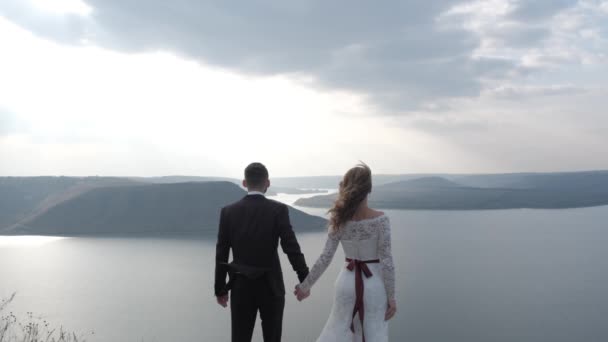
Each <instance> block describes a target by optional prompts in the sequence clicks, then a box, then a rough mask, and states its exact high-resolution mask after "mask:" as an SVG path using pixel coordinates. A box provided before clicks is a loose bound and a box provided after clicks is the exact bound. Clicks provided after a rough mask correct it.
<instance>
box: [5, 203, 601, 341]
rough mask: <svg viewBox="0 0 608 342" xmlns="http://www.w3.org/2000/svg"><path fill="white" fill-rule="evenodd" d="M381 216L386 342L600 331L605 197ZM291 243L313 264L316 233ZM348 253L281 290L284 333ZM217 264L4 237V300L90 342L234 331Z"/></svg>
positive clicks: (107, 241)
mask: <svg viewBox="0 0 608 342" xmlns="http://www.w3.org/2000/svg"><path fill="white" fill-rule="evenodd" d="M296 198H297V197H296ZM282 199H284V200H286V201H288V202H289V201H291V200H293V199H294V198H292V197H289V196H285V197H283V198H282ZM309 212H312V213H321V212H322V211H321V210H311V211H309ZM386 212H387V214H388V215H389V216H390V219H391V222H392V225H393V249H394V257H395V262H396V266H397V272H398V274H397V275H398V278H397V281H398V290H397V296H398V304H399V313H398V314H397V316H396V317H395V319H394V320H393V321H392V323H391V328H390V329H391V337H392V340H393V341H413V342H423V341H429V342H430V341H432V342H441V341H450V342H451V341H467V342H476V341H480V342H481V341H483V342H487V341H505V342H507V341H508V342H514V341H518V342H523V341H530V342H539V341H551V342H556V341H568V342H570V341H607V340H608V325H607V324H606V319H607V317H608V248H606V247H607V246H608V225H607V224H606V222H608V207H598V208H588V209H576V210H555V211H553V210H509V211H464V212H458V211H452V212H437V211H386ZM299 239H300V241H301V244H302V247H303V249H304V252H305V254H306V255H307V259H308V261H309V263H312V262H314V259H315V258H316V256H317V255H318V254H319V253H320V251H321V248H322V246H323V243H324V234H322V233H314V234H302V235H300V236H299ZM342 258H343V254H342V252H341V251H340V252H338V253H337V254H336V260H335V261H334V263H333V264H332V266H331V267H330V268H329V269H328V271H327V272H326V274H325V276H324V277H323V278H322V279H321V280H320V282H319V283H318V284H317V285H316V286H315V287H314V288H313V292H312V296H311V298H310V299H309V300H308V301H306V302H303V303H298V302H297V301H296V300H295V299H294V298H293V296H291V295H289V296H288V298H287V306H286V313H285V328H284V332H285V333H284V336H285V338H284V340H285V341H289V342H291V341H295V342H297V341H314V339H315V338H316V336H317V334H318V332H319V331H320V330H321V328H322V326H323V324H324V322H325V319H326V318H327V315H328V313H329V309H330V306H331V300H332V292H333V290H332V289H333V282H334V280H335V278H336V275H337V272H338V268H339V267H340V265H341V262H339V261H340V260H341V259H342ZM213 260H214V241H212V240H206V239H204V238H197V239H187V238H137V239H136V238H65V239H48V238H42V239H40V238H32V237H25V238H9V237H0V297H6V296H7V295H8V294H10V293H11V292H13V291H17V292H18V295H17V298H16V301H15V302H14V303H13V305H12V306H11V310H12V311H13V312H17V313H18V314H23V313H25V312H27V311H33V312H35V313H36V314H39V315H42V316H43V317H44V318H45V319H47V320H49V321H51V322H54V323H57V324H63V325H64V326H66V327H68V328H70V329H73V330H76V331H78V332H82V333H87V332H90V331H94V335H92V336H90V337H89V338H88V340H89V341H104V342H105V341H113V342H122V341H142V340H144V341H228V340H229V338H228V336H229V335H228V333H229V312H228V311H227V310H225V309H222V308H220V307H219V306H217V304H215V301H214V298H213V291H212V284H213V268H214V264H213ZM283 261H284V272H285V274H286V282H287V286H288V287H290V288H291V287H292V286H293V285H295V282H296V277H295V274H294V273H293V272H291V268H290V267H289V265H288V264H287V263H286V262H285V261H286V260H285V259H283ZM256 334H257V335H256V339H255V341H261V338H260V337H259V336H260V335H259V323H258V327H256Z"/></svg>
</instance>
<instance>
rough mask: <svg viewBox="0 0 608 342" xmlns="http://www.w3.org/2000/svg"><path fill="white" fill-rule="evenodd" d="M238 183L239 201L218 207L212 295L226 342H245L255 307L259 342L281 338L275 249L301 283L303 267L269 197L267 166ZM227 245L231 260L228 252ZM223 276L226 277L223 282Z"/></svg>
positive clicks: (285, 220) (283, 212) (283, 213)
mask: <svg viewBox="0 0 608 342" xmlns="http://www.w3.org/2000/svg"><path fill="white" fill-rule="evenodd" d="M243 186H244V187H246V188H247V189H248V190H249V192H248V194H247V196H245V197H244V198H243V199H241V200H240V201H238V202H236V203H233V204H230V205H228V206H226V207H224V208H222V211H221V214H220V225H219V233H218V239H217V246H216V257H215V296H216V297H217V302H218V304H220V305H221V306H223V307H227V306H228V291H231V294H230V299H231V301H230V309H231V320H232V341H233V342H250V341H251V337H252V334H253V328H254V325H255V321H256V316H257V313H258V311H259V312H260V318H261V320H262V332H263V336H264V341H265V342H279V341H281V332H282V325H283V309H284V307H285V284H284V283H283V272H282V271H281V263H280V260H279V255H278V253H277V248H278V244H279V240H280V243H281V247H282V249H283V252H285V254H287V256H288V258H289V262H290V263H291V266H292V267H293V269H294V271H296V273H297V275H298V279H299V281H300V282H302V281H303V280H304V279H305V278H306V276H307V275H308V267H307V266H306V261H305V259H304V255H303V254H302V252H301V251H300V245H299V244H298V240H297V239H296V236H295V234H294V232H293V229H292V227H291V223H290V221H289V212H288V208H287V206H286V205H285V204H283V203H280V202H277V201H273V200H269V199H267V198H266V197H265V195H264V193H265V192H266V190H267V189H268V187H269V186H270V181H269V180H268V170H267V169H266V167H265V166H264V165H262V164H260V163H252V164H250V165H249V166H247V168H246V169H245V179H244V180H243ZM230 249H232V262H231V263H228V256H229V254H230ZM226 275H229V279H230V280H229V281H228V283H226Z"/></svg>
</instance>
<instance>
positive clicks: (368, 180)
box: [328, 162, 372, 232]
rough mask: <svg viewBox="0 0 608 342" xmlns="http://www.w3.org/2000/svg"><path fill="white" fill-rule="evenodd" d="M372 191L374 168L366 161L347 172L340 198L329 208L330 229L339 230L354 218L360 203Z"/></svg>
mask: <svg viewBox="0 0 608 342" xmlns="http://www.w3.org/2000/svg"><path fill="white" fill-rule="evenodd" d="M371 191H372V170H371V169H370V168H369V166H367V165H366V164H365V163H363V162H361V163H360V164H357V166H355V167H353V168H351V169H350V170H348V171H347V172H346V174H345V175H344V177H343V178H342V181H341V182H340V188H339V191H338V199H336V201H335V202H334V206H333V207H332V208H331V209H329V211H328V213H329V214H330V218H329V229H330V231H332V232H337V231H338V230H339V229H340V227H342V225H343V224H344V223H345V222H346V221H348V220H350V219H352V218H353V216H354V215H355V212H356V211H357V209H358V208H359V205H360V204H361V202H363V200H365V198H366V197H367V195H368V194H369V193H370V192H371Z"/></svg>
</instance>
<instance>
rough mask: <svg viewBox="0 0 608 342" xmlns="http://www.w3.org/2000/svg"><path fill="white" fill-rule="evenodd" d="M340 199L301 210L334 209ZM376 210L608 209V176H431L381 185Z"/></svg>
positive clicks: (310, 201) (317, 199)
mask: <svg viewBox="0 0 608 342" xmlns="http://www.w3.org/2000/svg"><path fill="white" fill-rule="evenodd" d="M336 196H337V195H336V194H330V195H319V196H314V197H310V198H301V199H298V200H297V201H296V202H295V205H296V206H302V207H316V208H329V207H330V206H331V205H332V203H333V202H334V201H335V199H336ZM369 201H370V205H372V206H374V207H377V208H383V209H425V210H476V209H478V210H480V209H519V208H530V209H564V208H581V207H592V206H600V205H608V172H606V171H592V172H573V173H548V174H503V175H448V176H443V177H439V176H428V177H419V178H414V179H407V180H401V181H396V182H389V183H384V184H380V185H377V186H375V187H374V189H373V191H372V193H371V195H370V199H369Z"/></svg>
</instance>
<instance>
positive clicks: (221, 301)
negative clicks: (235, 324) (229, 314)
mask: <svg viewBox="0 0 608 342" xmlns="http://www.w3.org/2000/svg"><path fill="white" fill-rule="evenodd" d="M228 298H229V297H228V295H223V296H217V297H215V299H216V300H217V303H218V304H219V305H221V306H222V307H228Z"/></svg>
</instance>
